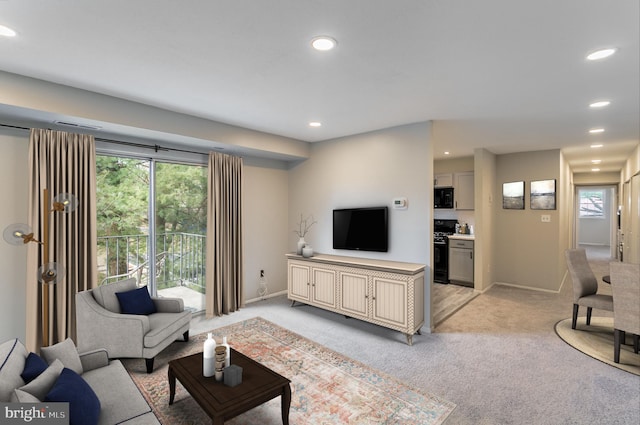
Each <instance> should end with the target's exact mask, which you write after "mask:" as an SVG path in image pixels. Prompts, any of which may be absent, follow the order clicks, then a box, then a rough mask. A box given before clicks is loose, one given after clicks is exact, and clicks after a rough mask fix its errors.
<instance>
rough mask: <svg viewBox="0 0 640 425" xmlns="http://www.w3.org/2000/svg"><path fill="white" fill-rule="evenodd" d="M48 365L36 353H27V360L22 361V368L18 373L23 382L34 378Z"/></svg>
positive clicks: (26, 382)
mask: <svg viewBox="0 0 640 425" xmlns="http://www.w3.org/2000/svg"><path fill="white" fill-rule="evenodd" d="M48 367H49V365H48V364H47V362H45V361H44V360H42V357H40V356H39V355H37V354H36V353H29V355H28V356H27V360H26V361H25V363H24V370H23V371H22V373H21V374H20V376H21V377H22V380H23V381H24V383H25V384H28V383H29V382H31V381H33V380H34V379H36V378H37V377H38V376H40V374H41V373H42V372H44V371H45V370H47V368H48Z"/></svg>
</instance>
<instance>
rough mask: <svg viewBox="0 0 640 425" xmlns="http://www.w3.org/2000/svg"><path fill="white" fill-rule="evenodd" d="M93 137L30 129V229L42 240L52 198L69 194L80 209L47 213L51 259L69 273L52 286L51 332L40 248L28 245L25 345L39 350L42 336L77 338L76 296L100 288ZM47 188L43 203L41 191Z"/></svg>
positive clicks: (35, 245)
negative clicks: (44, 303) (40, 277)
mask: <svg viewBox="0 0 640 425" xmlns="http://www.w3.org/2000/svg"><path fill="white" fill-rule="evenodd" d="M95 164H96V158H95V142H94V138H93V136H89V135H82V134H71V133H66V132H63V131H52V130H43V129H32V130H31V133H30V139H29V167H30V170H29V171H30V173H29V187H30V190H31V195H30V197H29V223H28V224H29V225H30V226H31V227H32V229H33V232H34V236H35V237H36V239H38V240H43V234H42V232H43V223H44V221H43V220H44V217H43V214H44V211H43V209H44V208H45V207H46V208H47V210H48V211H50V210H51V208H52V206H53V198H54V197H55V196H56V195H58V194H60V193H71V194H73V195H75V196H76V197H77V199H78V202H79V203H78V207H77V208H76V209H75V210H74V211H72V212H70V213H65V212H49V213H48V218H49V232H48V233H49V261H50V262H56V263H57V264H59V265H61V266H63V267H64V269H65V275H64V277H63V278H62V279H60V280H59V281H58V283H56V284H55V285H50V286H49V296H48V297H49V303H48V306H49V308H48V313H49V314H48V315H47V316H48V318H49V320H48V322H49V326H48V329H46V330H43V329H42V327H43V326H42V324H43V322H44V321H43V312H42V310H43V309H42V299H43V285H42V284H40V282H38V278H37V270H38V268H39V267H40V266H41V265H42V261H43V248H42V245H38V244H34V243H31V244H29V249H28V254H27V290H26V292H27V306H26V310H27V312H26V313H27V320H26V324H27V345H28V347H29V349H30V350H33V351H36V350H37V349H38V348H39V347H40V345H41V343H42V336H43V332H47V335H48V341H49V344H50V345H52V344H55V343H57V342H60V341H63V340H64V339H66V338H67V337H71V338H73V339H74V340H75V336H76V318H75V295H76V293H77V292H80V291H84V290H86V289H89V288H92V287H93V286H94V285H96V281H97V267H96V235H97V231H96V197H95V193H96V183H95V182H96V174H95ZM44 189H48V197H47V199H44V194H43V190H44Z"/></svg>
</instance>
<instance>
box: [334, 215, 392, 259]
mask: <svg viewBox="0 0 640 425" xmlns="http://www.w3.org/2000/svg"><path fill="white" fill-rule="evenodd" d="M388 216H389V214H388V208H387V207H373V208H344V209H336V210H333V249H352V250H358V251H378V252H387V250H388V246H389V237H388Z"/></svg>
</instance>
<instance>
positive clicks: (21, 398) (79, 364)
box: [0, 339, 160, 425]
mask: <svg viewBox="0 0 640 425" xmlns="http://www.w3.org/2000/svg"><path fill="white" fill-rule="evenodd" d="M61 344H62V345H66V346H67V348H68V347H69V346H71V347H73V350H75V345H73V341H71V340H70V339H69V340H67V341H65V342H64V344H63V343H61ZM54 347H55V346H54ZM28 355H29V353H28V352H27V349H26V348H25V346H24V345H23V344H22V343H21V342H20V341H19V340H18V339H12V340H9V341H6V342H4V343H2V344H0V402H37V401H39V400H41V399H44V398H43V397H42V395H41V396H40V397H41V398H38V397H36V396H35V395H33V394H36V395H37V394H38V392H40V393H41V394H47V392H48V391H50V389H49V388H47V387H49V386H50V385H53V384H52V383H51V382H45V383H43V382H38V381H37V378H36V379H34V380H33V381H31V382H30V383H29V384H26V383H25V381H24V380H23V378H22V377H21V374H22V373H23V370H24V368H25V364H26V359H27V356H28ZM55 355H56V352H55V351H53V352H51V353H49V358H46V359H45V360H46V361H47V362H48V363H49V368H48V369H47V371H50V370H51V369H55V367H54V365H53V364H54V363H57V362H60V363H62V365H60V366H59V367H60V368H62V367H63V366H64V367H65V368H69V369H72V370H75V371H76V372H77V373H78V375H80V376H81V377H82V379H84V381H85V382H86V383H87V384H88V385H89V386H90V387H91V389H92V390H93V391H94V393H95V395H96V396H97V398H98V400H99V401H100V412H99V419H98V422H97V423H98V424H99V425H115V424H126V425H151V424H154V425H158V424H160V422H159V421H158V419H157V418H156V416H155V415H154V414H153V412H152V411H151V408H150V407H149V405H148V404H147V402H146V401H145V399H144V397H143V396H142V394H141V393H140V391H139V390H138V388H137V387H136V386H135V384H134V383H133V381H132V380H131V378H130V377H129V374H128V373H127V371H126V370H125V368H124V366H122V363H120V361H119V360H112V361H109V359H108V356H107V353H106V351H105V350H95V351H92V352H90V353H83V354H78V353H77V351H76V352H75V356H73V355H69V351H68V350H67V353H66V354H65V355H62V356H60V357H56V358H53V356H55ZM78 358H79V361H78ZM56 359H58V360H56ZM58 364H59V363H58ZM46 373H48V372H42V373H41V374H40V375H39V376H38V377H40V376H42V377H43V378H46V377H45V376H44V375H45V374H46ZM53 373H54V378H52V379H53V380H55V379H56V377H57V376H59V374H60V369H58V370H57V371H55V372H53ZM40 381H42V379H40ZM34 383H36V384H37V385H34ZM43 385H44V386H43ZM37 386H40V388H39V389H37V390H36V389H35V388H36V387H37ZM32 393H33V394H32Z"/></svg>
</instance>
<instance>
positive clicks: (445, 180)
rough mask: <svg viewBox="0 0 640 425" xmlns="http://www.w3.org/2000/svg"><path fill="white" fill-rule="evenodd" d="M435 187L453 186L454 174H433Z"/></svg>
mask: <svg viewBox="0 0 640 425" xmlns="http://www.w3.org/2000/svg"><path fill="white" fill-rule="evenodd" d="M433 186H434V187H453V174H452V173H442V174H436V175H435V176H433Z"/></svg>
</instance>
